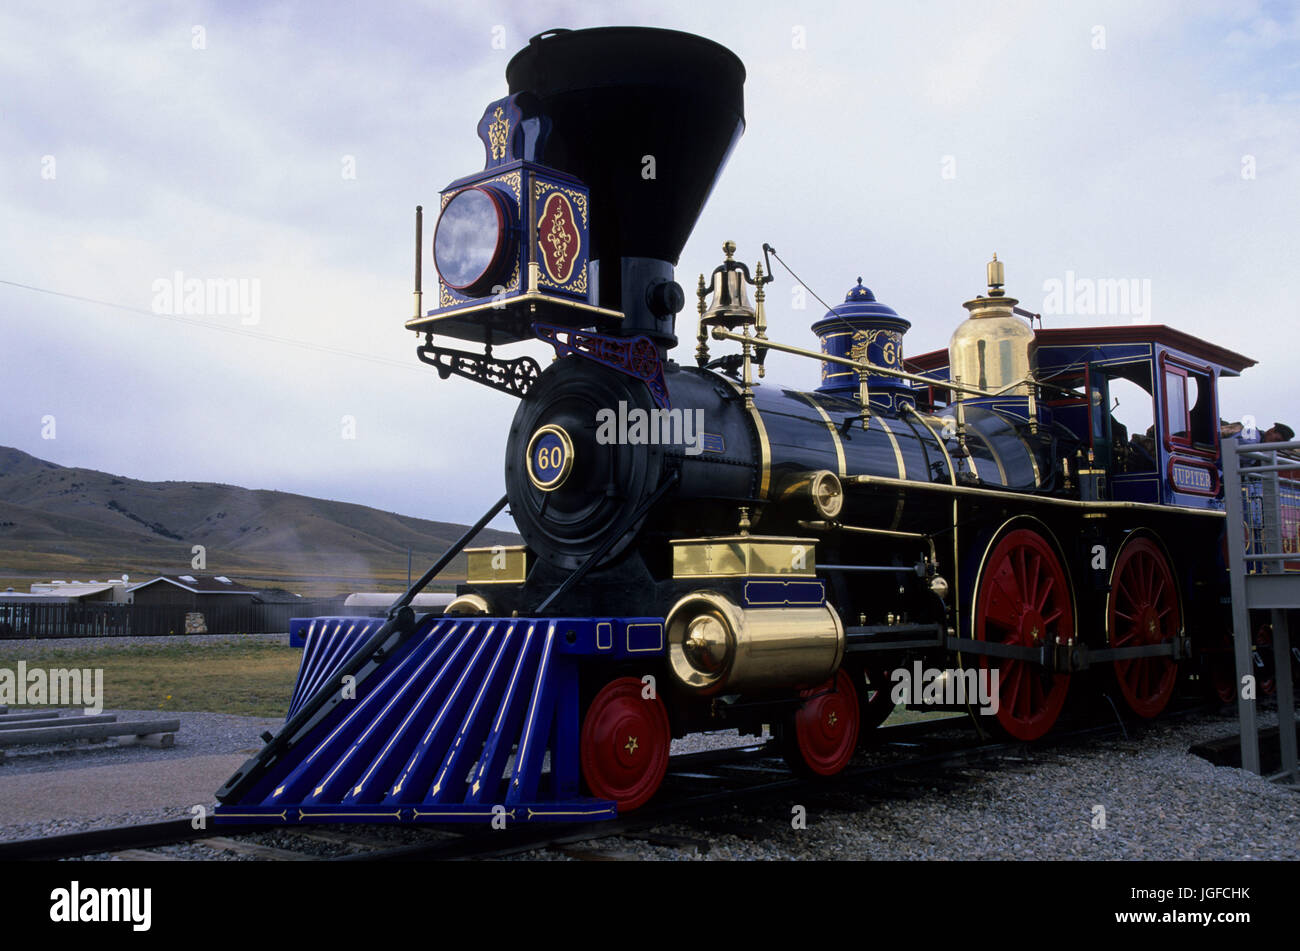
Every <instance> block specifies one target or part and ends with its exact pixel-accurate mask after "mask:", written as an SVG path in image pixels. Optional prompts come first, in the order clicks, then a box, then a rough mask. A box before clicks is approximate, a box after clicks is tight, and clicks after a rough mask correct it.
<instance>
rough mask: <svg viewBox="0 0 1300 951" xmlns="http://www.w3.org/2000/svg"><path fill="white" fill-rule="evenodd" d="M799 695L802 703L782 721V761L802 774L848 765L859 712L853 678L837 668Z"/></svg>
mask: <svg viewBox="0 0 1300 951" xmlns="http://www.w3.org/2000/svg"><path fill="white" fill-rule="evenodd" d="M799 696H800V697H802V698H803V701H804V702H803V706H801V707H800V708H799V710H798V712H797V713H795V715H794V717H793V718H792V719H791V722H789V723H788V724H787V725H786V731H785V734H786V744H785V746H786V748H785V758H786V762H788V763H789V764H790V767H791V769H793V770H794V771H795V772H797V773H801V774H803V775H810V774H811V775H814V776H834V775H835V774H836V773H839V772H840V771H841V770H843V769H844V767H845V766H848V765H849V762H850V761H851V760H852V759H853V751H854V749H856V747H857V745H858V729H859V726H860V723H861V715H860V711H859V707H858V692H857V690H856V689H855V688H854V686H853V678H852V677H850V676H849V674H848V672H847V671H845V670H843V669H841V670H840V671H839V673H837V674H836V675H835V676H834V677H833V678H832V679H831V680H828V681H827V682H826V683H824V684H822V685H821V686H820V687H814V688H812V689H811V690H804V691H803V692H801V693H800V694H799Z"/></svg>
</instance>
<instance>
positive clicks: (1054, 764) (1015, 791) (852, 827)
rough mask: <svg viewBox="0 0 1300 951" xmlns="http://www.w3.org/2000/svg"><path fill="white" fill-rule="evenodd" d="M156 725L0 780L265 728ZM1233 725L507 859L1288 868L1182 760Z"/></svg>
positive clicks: (268, 839) (1296, 821)
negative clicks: (801, 824)
mask: <svg viewBox="0 0 1300 951" xmlns="http://www.w3.org/2000/svg"><path fill="white" fill-rule="evenodd" d="M121 712H122V713H125V714H130V713H131V711H121ZM171 715H172V716H179V717H180V718H181V719H182V730H181V733H179V734H177V745H176V747H175V748H174V749H171V750H151V749H148V748H143V749H141V748H134V749H117V750H102V751H100V750H86V749H83V750H80V751H77V752H76V753H75V754H72V755H68V754H63V755H62V756H61V755H60V754H57V753H49V754H45V755H44V756H37V757H33V758H32V760H31V761H30V762H24V763H22V764H19V763H18V762H16V761H11V762H10V763H8V764H6V765H4V766H0V776H3V774H4V771H6V770H9V769H11V768H14V767H18V768H19V769H23V770H29V771H40V770H45V769H60V768H65V767H69V766H82V765H92V760H91V759H90V758H91V757H95V758H96V759H95V760H94V762H106V761H112V762H122V757H126V756H138V757H142V758H149V757H157V756H163V757H165V756H185V755H196V754H198V753H217V752H224V753H232V752H247V751H251V750H256V749H257V748H259V747H260V745H261V741H260V740H259V739H258V738H257V737H258V734H259V733H260V732H261V731H262V730H264V729H272V730H274V729H275V727H276V725H277V723H278V721H275V720H263V719H258V718H251V717H233V716H224V715H217V714H202V713H188V714H186V713H181V714H171ZM1260 719H1261V723H1262V724H1263V725H1270V724H1276V722H1277V718H1276V714H1275V713H1261V718H1260ZM1235 723H1236V721H1235V720H1234V719H1232V718H1230V717H1224V716H1208V715H1207V716H1202V717H1200V718H1197V719H1194V720H1184V721H1179V722H1173V723H1166V724H1158V725H1154V726H1152V727H1150V728H1148V729H1147V730H1145V731H1144V732H1143V735H1142V736H1141V737H1135V738H1133V739H1127V740H1126V739H1120V738H1115V739H1106V740H1100V741H1091V742H1090V743H1089V745H1086V746H1083V745H1081V746H1078V747H1067V748H1057V749H1041V750H1039V751H1036V752H1034V753H1033V754H1032V755H1031V756H1030V757H1028V758H1026V759H1010V760H1003V761H999V762H993V763H984V764H973V765H967V766H964V767H961V768H957V769H949V770H946V771H944V772H942V773H917V774H913V775H912V776H909V777H904V778H901V779H900V778H892V779H889V780H887V781H882V782H879V783H876V784H874V785H872V786H869V787H865V788H855V789H853V790H847V789H830V790H825V791H818V790H810V791H808V792H807V793H803V792H801V793H799V794H798V800H801V801H796V800H792V801H789V802H787V801H773V802H770V803H768V804H766V805H763V806H758V807H755V806H749V805H737V806H734V807H732V808H731V809H730V810H722V811H720V812H717V813H711V814H709V815H707V816H701V817H700V818H699V819H691V820H685V821H678V822H675V823H673V824H669V825H664V826H660V827H657V828H656V829H655V830H653V832H654V833H658V834H661V835H663V834H666V835H670V836H678V837H683V838H684V839H687V840H689V841H690V844H686V845H683V846H681V847H668V846H665V845H654V844H648V843H647V842H645V841H642V840H632V839H625V838H621V837H612V838H607V839H596V840H591V841H589V842H583V843H577V844H574V845H571V846H568V847H566V848H565V850H563V851H536V852H529V853H524V854H521V855H519V856H516V857H515V858H516V859H517V860H573V859H575V858H583V857H589V853H597V854H599V853H604V854H605V855H607V856H608V857H610V858H636V859H650V860H669V861H680V860H755V859H757V860H798V859H819V860H833V859H876V860H914V859H925V860H949V859H1022V858H1023V859H1046V860H1060V859H1146V860H1171V859H1203V860H1225V859H1226V860H1240V859H1246V860H1251V859H1284V860H1285V859H1291V860H1297V859H1300V793H1297V792H1296V791H1294V790H1290V789H1288V788H1287V787H1285V786H1281V785H1278V784H1275V783H1270V782H1268V781H1266V780H1263V779H1261V778H1260V777H1257V776H1253V775H1251V774H1249V773H1246V772H1244V771H1242V770H1238V769H1229V768H1216V767H1214V766H1211V765H1210V764H1209V763H1207V762H1205V761H1204V760H1202V759H1200V758H1199V757H1196V756H1193V755H1191V754H1189V753H1188V752H1187V750H1188V747H1189V746H1191V745H1192V744H1194V743H1198V742H1203V741H1205V740H1209V739H1213V738H1217V737H1220V736H1224V735H1226V734H1228V733H1230V732H1232V730H1233V728H1234V726H1235ZM755 739H757V738H755V737H737V736H736V735H735V734H701V735H697V736H692V737H688V738H686V739H684V740H678V741H675V742H674V745H673V752H674V753H684V752H694V751H698V750H702V749H710V748H718V747H720V746H735V745H748V744H750V743H752V742H753V741H754V740H755ZM794 806H803V807H804V809H805V811H806V827H805V828H802V829H794V828H792V820H791V816H792V809H793V807H794ZM1096 806H1103V807H1104V808H1105V827H1104V828H1094V817H1095V815H1096V813H1095V807H1096ZM178 817H181V816H180V815H178V812H177V810H175V809H154V810H142V811H138V812H133V813H129V814H119V815H113V816H103V817H99V818H97V819H86V820H67V819H51V820H49V821H48V822H44V823H33V824H27V825H25V826H8V827H3V826H0V839H15V838H28V837H32V836H38V835H53V834H58V833H62V832H71V831H78V830H81V829H87V828H97V827H103V826H109V825H119V824H124V823H127V822H146V821H160V820H164V819H175V818H178ZM0 822H3V820H2V819H0ZM317 831H319V832H320V833H321V837H320V838H319V839H305V838H304V837H303V836H301V835H295V834H294V833H291V832H287V831H281V830H275V831H268V832H267V833H266V834H265V835H262V836H259V837H257V839H256V840H255V841H258V842H260V843H262V844H264V845H269V846H273V847H282V848H291V849H294V850H298V851H303V852H307V853H308V854H313V855H319V856H327V855H334V854H339V852H340V851H341V850H342V848H343V847H342V846H340V845H339V844H338V843H337V842H330V841H329V836H330V834H331V833H330V831H327V830H324V829H322V830H317ZM347 833H348V834H349V835H357V836H360V837H362V838H365V839H369V840H373V841H372V842H371V843H370V844H371V845H378V844H380V843H383V842H392V843H394V844H398V843H405V842H411V841H414V839H413V837H417V836H425V837H432V838H437V837H438V836H439V835H441V834H442V833H439V832H438V830H436V829H419V830H412V829H401V828H394V827H383V826H374V827H349V828H348V829H347ZM334 834H337V830H334ZM161 851H166V852H169V853H172V854H173V855H174V856H175V857H177V858H187V859H201V860H217V861H240V860H244V861H247V860H250V858H251V856H248V855H244V854H238V853H231V852H225V851H219V850H216V849H213V848H209V847H207V846H204V845H202V844H201V843H188V844H185V845H178V846H171V847H168V848H166V849H164V850H161ZM584 853H586V854H584Z"/></svg>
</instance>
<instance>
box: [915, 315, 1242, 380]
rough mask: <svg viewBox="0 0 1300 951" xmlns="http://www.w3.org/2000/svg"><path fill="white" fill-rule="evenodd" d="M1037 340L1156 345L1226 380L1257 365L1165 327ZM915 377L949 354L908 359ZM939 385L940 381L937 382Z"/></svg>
mask: <svg viewBox="0 0 1300 951" xmlns="http://www.w3.org/2000/svg"><path fill="white" fill-rule="evenodd" d="M1034 337H1035V338H1036V339H1037V341H1038V345H1039V346H1040V347H1051V346H1078V345H1085V346H1086V345H1101V344H1107V343H1156V344H1161V345H1163V346H1166V347H1171V348H1173V349H1174V350H1180V351H1182V352H1184V353H1187V354H1189V355H1191V356H1195V357H1199V358H1200V359H1202V360H1205V361H1207V362H1210V363H1214V364H1217V365H1218V366H1220V367H1222V368H1223V370H1224V373H1223V375H1224V376H1237V375H1238V374H1239V373H1241V371H1242V370H1245V369H1246V368H1248V367H1253V366H1254V365H1255V361H1254V360H1252V359H1251V358H1250V357H1244V356H1242V355H1241V354H1239V353H1236V352H1234V351H1232V350H1229V349H1227V348H1226V347H1221V346H1219V345H1218V344H1214V343H1210V342H1209V341H1208V340H1202V339H1201V338H1200V337H1194V336H1192V335H1191V334H1189V333H1184V332H1183V331H1181V330H1176V329H1174V328H1173V327H1166V326H1165V325H1164V324H1140V325H1120V326H1106V327H1062V328H1058V329H1052V330H1042V329H1039V330H1035V331H1034ZM903 365H904V366H905V367H906V368H907V369H908V370H910V371H911V372H913V373H925V372H928V371H930V370H936V369H938V368H940V367H945V366H947V365H948V350H947V348H946V347H945V348H943V349H941V350H931V351H930V352H929V353H922V354H918V355H917V356H914V357H908V358H907V359H906V360H905V361H904V364H903ZM936 382H937V381H936Z"/></svg>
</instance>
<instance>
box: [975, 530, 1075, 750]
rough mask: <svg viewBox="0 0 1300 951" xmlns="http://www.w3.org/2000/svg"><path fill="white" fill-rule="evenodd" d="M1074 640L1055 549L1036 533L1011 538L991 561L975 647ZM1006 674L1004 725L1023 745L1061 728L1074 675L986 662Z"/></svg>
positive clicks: (1001, 705) (1001, 687) (1000, 713)
mask: <svg viewBox="0 0 1300 951" xmlns="http://www.w3.org/2000/svg"><path fill="white" fill-rule="evenodd" d="M1073 636H1074V599H1073V597H1072V595H1071V591H1070V582H1069V579H1068V578H1067V577H1066V575H1065V568H1064V567H1063V566H1062V565H1061V560H1060V559H1059V558H1058V557H1057V556H1056V552H1055V551H1054V550H1053V549H1052V546H1051V544H1050V543H1049V542H1048V541H1047V540H1046V539H1045V538H1043V536H1042V535H1040V534H1039V533H1038V532H1036V531H1034V530H1033V529H1030V528H1017V529H1014V530H1013V531H1010V532H1008V533H1007V534H1006V535H1004V536H1003V537H1002V539H1001V540H1000V541H999V542H998V543H997V544H996V545H995V546H994V547H993V549H992V550H991V551H989V553H988V554H987V555H986V556H985V559H984V565H983V567H982V568H981V570H980V581H979V588H978V591H977V592H976V595H975V639H976V640H980V641H992V642H996V643H1000V644H1008V645H1014V646H1017V647H1042V646H1044V645H1046V644H1050V643H1052V642H1053V641H1057V642H1064V641H1066V640H1068V639H1070V638H1072V637H1073ZM980 667H981V668H983V669H984V670H985V671H993V670H996V671H997V672H998V710H997V722H998V725H999V726H1000V727H1001V728H1002V729H1003V730H1004V731H1006V732H1007V733H1008V734H1010V735H1011V736H1013V737H1015V738H1016V739H1018V740H1036V739H1038V738H1039V737H1040V736H1042V735H1043V734H1045V733H1046V732H1047V731H1048V730H1050V729H1051V728H1052V727H1053V726H1054V725H1055V723H1056V720H1057V717H1059V716H1060V715H1061V710H1062V708H1063V707H1064V706H1065V696H1066V693H1067V692H1068V691H1069V689H1070V675H1069V674H1060V673H1054V672H1053V671H1050V670H1047V669H1046V668H1044V667H1043V666H1041V665H1040V664H1035V663H1031V662H1029V661H1025V660H1017V659H1013V658H998V657H989V656H987V655H982V656H981V657H980Z"/></svg>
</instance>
